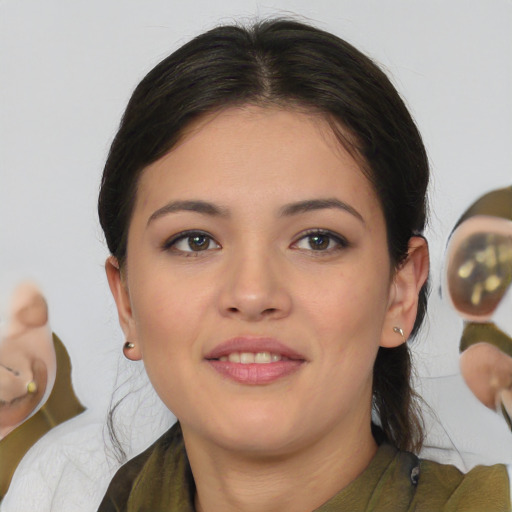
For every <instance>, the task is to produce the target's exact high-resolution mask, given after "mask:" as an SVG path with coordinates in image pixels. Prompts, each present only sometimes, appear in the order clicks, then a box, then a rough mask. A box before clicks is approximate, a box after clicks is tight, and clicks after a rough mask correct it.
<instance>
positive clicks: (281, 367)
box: [208, 359, 304, 385]
mask: <svg viewBox="0 0 512 512" xmlns="http://www.w3.org/2000/svg"><path fill="white" fill-rule="evenodd" d="M208 363H209V364H210V365H211V366H212V367H213V368H214V369H215V370H216V371H217V372H219V373H220V374H221V375H222V376H224V377H227V378H229V379H231V380H234V381H236V382H239V383H241V384H251V385H258V384H269V383H271V382H275V381H277V380H279V379H282V378H284V377H287V376H288V375H290V374H292V373H295V372H296V371H297V370H298V369H299V368H300V367H301V366H302V364H303V363H304V361H301V360H287V361H276V362H275V363H248V364H242V363H231V362H229V361H219V360H217V359H210V360H208Z"/></svg>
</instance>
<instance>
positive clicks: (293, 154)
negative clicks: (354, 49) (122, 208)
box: [136, 106, 378, 208]
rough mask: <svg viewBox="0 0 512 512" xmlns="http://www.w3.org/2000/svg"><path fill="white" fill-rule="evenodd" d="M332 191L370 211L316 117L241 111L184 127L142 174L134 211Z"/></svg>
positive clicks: (348, 162)
mask: <svg viewBox="0 0 512 512" xmlns="http://www.w3.org/2000/svg"><path fill="white" fill-rule="evenodd" d="M332 191H337V192H338V193H340V194H342V195H344V196H345V198H347V197H351V199H352V200H353V201H355V202H356V203H358V202H362V203H365V202H366V203H368V205H373V204H375V205H377V204H378V200H377V198H376V196H375V193H374V191H373V187H372V186H371V185H370V183H369V181H368V180H367V178H366V176H365V174H364V173H363V171H362V170H361V167H360V165H359V163H358V162H357V161H356V160H355V159H354V157H353V156H352V155H351V154H350V153H349V152H348V151H347V150H346V149H345V147H344V146H343V145H342V144H341V143H340V141H339V140H338V138H337V137H336V135H335V134H334V132H333V130H332V128H331V126H330V124H329V123H328V122H327V121H326V120H325V118H324V117H323V116H321V115H318V114H312V113H307V112H298V111H292V110H285V109H280V108H268V107H256V106H246V107H240V108H230V109H226V110H223V111H221V112H217V113H215V114H210V115H208V116H205V117H203V118H201V119H199V120H198V121H195V122H194V123H193V124H191V125H190V126H189V127H188V128H187V129H186V131H185V132H184V134H183V137H182V138H181V140H180V142H179V143H178V144H176V146H175V147H174V148H173V149H172V150H171V151H170V152H169V153H168V154H167V155H165V156H164V157H162V158H161V159H160V160H158V161H157V162H155V163H153V164H152V165H150V166H148V167H147V168H146V169H145V170H144V171H143V174H142V176H141V179H140V182H139V189H138V193H137V204H136V207H143V208H145V207H148V206H149V203H153V206H156V203H158V202H162V201H168V200H169V197H168V196H169V195H171V196H177V197H179V198H187V197H180V196H182V195H184V196H197V197H199V196H202V195H207V196H209V197H212V196H214V197H212V199H217V198H218V199H219V200H222V199H229V198H231V199H234V198H238V199H240V198H242V199H245V200H248V201H251V200H260V201H265V202H267V201H268V200H271V199H272V198H274V199H276V200H278V197H277V196H281V197H279V200H285V199H286V200H300V199H303V197H298V196H311V195H315V194H321V195H325V194H328V193H329V192H332ZM286 195H288V196H290V197H289V198H285V197H284V196H286ZM197 197H196V198H197ZM368 205H367V206H368Z"/></svg>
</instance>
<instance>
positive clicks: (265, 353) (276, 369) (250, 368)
mask: <svg viewBox="0 0 512 512" xmlns="http://www.w3.org/2000/svg"><path fill="white" fill-rule="evenodd" d="M205 360H206V361H207V362H208V363H209V364H210V366H211V367H212V368H213V369H214V370H216V372H218V373H219V374H220V375H221V376H222V377H224V378H227V379H230V380H233V381H235V382H237V383H240V384H248V385H261V384H270V383H272V382H275V381H277V380H280V379H282V378H285V377H288V376H289V375H291V374H293V373H295V372H296V371H298V370H299V369H300V368H301V367H302V366H303V365H304V363H306V358H305V357H304V356H303V355H301V354H299V353H298V352H296V351H294V350H292V349H291V348H289V347H287V346H286V345H284V344H282V343H281V342H279V341H277V340H275V339H271V338H252V337H241V338H233V339H231V340H228V341H227V342H225V343H222V344H221V345H219V346H217V347H216V348H214V349H213V350H212V351H211V352H209V353H208V354H207V355H206V357H205Z"/></svg>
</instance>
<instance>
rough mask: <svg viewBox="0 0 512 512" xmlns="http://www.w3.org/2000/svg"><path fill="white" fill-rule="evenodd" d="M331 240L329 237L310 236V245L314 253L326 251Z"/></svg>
mask: <svg viewBox="0 0 512 512" xmlns="http://www.w3.org/2000/svg"><path fill="white" fill-rule="evenodd" d="M330 243H331V238H330V237H329V236H328V235H321V234H319V235H310V236H308V244H309V247H310V248H311V249H313V251H324V250H325V249H328V248H329V245H330Z"/></svg>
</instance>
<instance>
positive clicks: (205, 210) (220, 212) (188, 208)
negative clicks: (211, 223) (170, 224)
mask: <svg viewBox="0 0 512 512" xmlns="http://www.w3.org/2000/svg"><path fill="white" fill-rule="evenodd" d="M176 212H196V213H201V214H203V215H210V216H213V217H227V216H228V211H227V210H226V209H225V208H220V207H219V206H216V205H214V204H212V203H208V202H206V201H200V200H194V201H171V202H170V203H167V204H166V205H165V206H162V208H159V209H158V210H156V211H155V212H153V213H152V214H151V216H150V217H149V219H148V222H147V224H148V225H149V224H150V223H151V222H153V221H154V220H156V219H158V218H160V217H163V216H164V215H167V214H169V213H176Z"/></svg>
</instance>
